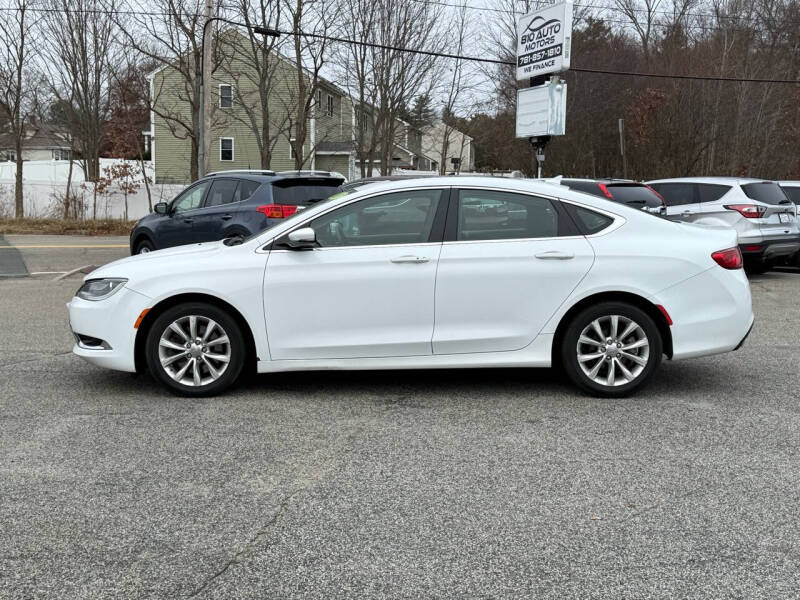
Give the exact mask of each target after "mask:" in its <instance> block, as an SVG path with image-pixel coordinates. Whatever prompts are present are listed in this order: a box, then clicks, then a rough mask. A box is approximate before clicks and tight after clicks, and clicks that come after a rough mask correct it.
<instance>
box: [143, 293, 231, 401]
mask: <svg viewBox="0 0 800 600" xmlns="http://www.w3.org/2000/svg"><path fill="white" fill-rule="evenodd" d="M245 353H246V345H245V342H244V337H243V335H242V331H241V328H240V327H239V325H238V323H237V322H236V320H235V319H233V318H231V317H230V316H229V315H228V314H227V313H226V312H224V311H223V310H221V309H219V308H217V307H216V306H213V305H210V304H205V303H200V302H198V303H187V304H181V305H178V306H174V307H172V308H170V309H167V310H166V311H164V313H162V314H161V315H159V316H158V317H157V318H156V320H155V321H154V322H153V325H152V327H151V328H150V331H149V333H148V336H147V342H146V356H147V365H148V367H149V369H150V372H151V373H152V374H153V375H154V376H155V377H156V379H158V380H159V381H161V382H162V383H163V384H164V385H165V386H166V387H167V388H169V389H170V391H172V392H174V393H176V394H179V395H183V396H212V395H215V394H219V393H221V392H223V391H224V390H226V389H227V388H229V387H230V386H231V385H233V383H234V382H235V381H236V379H237V378H238V377H239V374H240V373H241V371H242V367H243V365H244V363H245Z"/></svg>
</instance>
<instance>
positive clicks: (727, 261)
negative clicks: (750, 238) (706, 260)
mask: <svg viewBox="0 0 800 600" xmlns="http://www.w3.org/2000/svg"><path fill="white" fill-rule="evenodd" d="M711 258H713V259H714V261H716V263H717V264H718V265H719V266H720V267H722V268H723V269H741V268H742V253H741V252H739V248H728V249H726V250H717V251H716V252H714V253H713V254H712V255H711Z"/></svg>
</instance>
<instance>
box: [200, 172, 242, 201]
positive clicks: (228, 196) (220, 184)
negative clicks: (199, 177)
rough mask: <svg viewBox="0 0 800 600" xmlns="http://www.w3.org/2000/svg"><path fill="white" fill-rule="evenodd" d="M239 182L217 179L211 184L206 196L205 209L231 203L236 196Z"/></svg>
mask: <svg viewBox="0 0 800 600" xmlns="http://www.w3.org/2000/svg"><path fill="white" fill-rule="evenodd" d="M237 185H239V182H238V181H236V180H235V179H217V180H215V181H214V183H212V184H211V191H209V192H208V196H206V204H205V205H206V208H209V207H211V206H222V205H223V204H230V203H231V202H233V197H234V195H235V194H236V186H237Z"/></svg>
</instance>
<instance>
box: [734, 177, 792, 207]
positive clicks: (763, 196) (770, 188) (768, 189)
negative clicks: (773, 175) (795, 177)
mask: <svg viewBox="0 0 800 600" xmlns="http://www.w3.org/2000/svg"><path fill="white" fill-rule="evenodd" d="M742 191H743V192H744V193H745V195H746V196H747V197H748V198H750V199H751V200H755V201H756V202H763V203H764V204H787V203H788V202H789V199H788V198H787V197H786V194H784V193H783V189H781V186H779V185H778V184H777V183H775V182H772V181H762V182H759V183H745V184H744V185H743V186H742Z"/></svg>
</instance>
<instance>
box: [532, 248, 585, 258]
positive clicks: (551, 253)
mask: <svg viewBox="0 0 800 600" xmlns="http://www.w3.org/2000/svg"><path fill="white" fill-rule="evenodd" d="M536 258H538V259H541V260H569V259H571V258H575V255H574V254H573V253H572V252H560V251H558V250H548V251H547V252H539V254H537V255H536Z"/></svg>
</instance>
